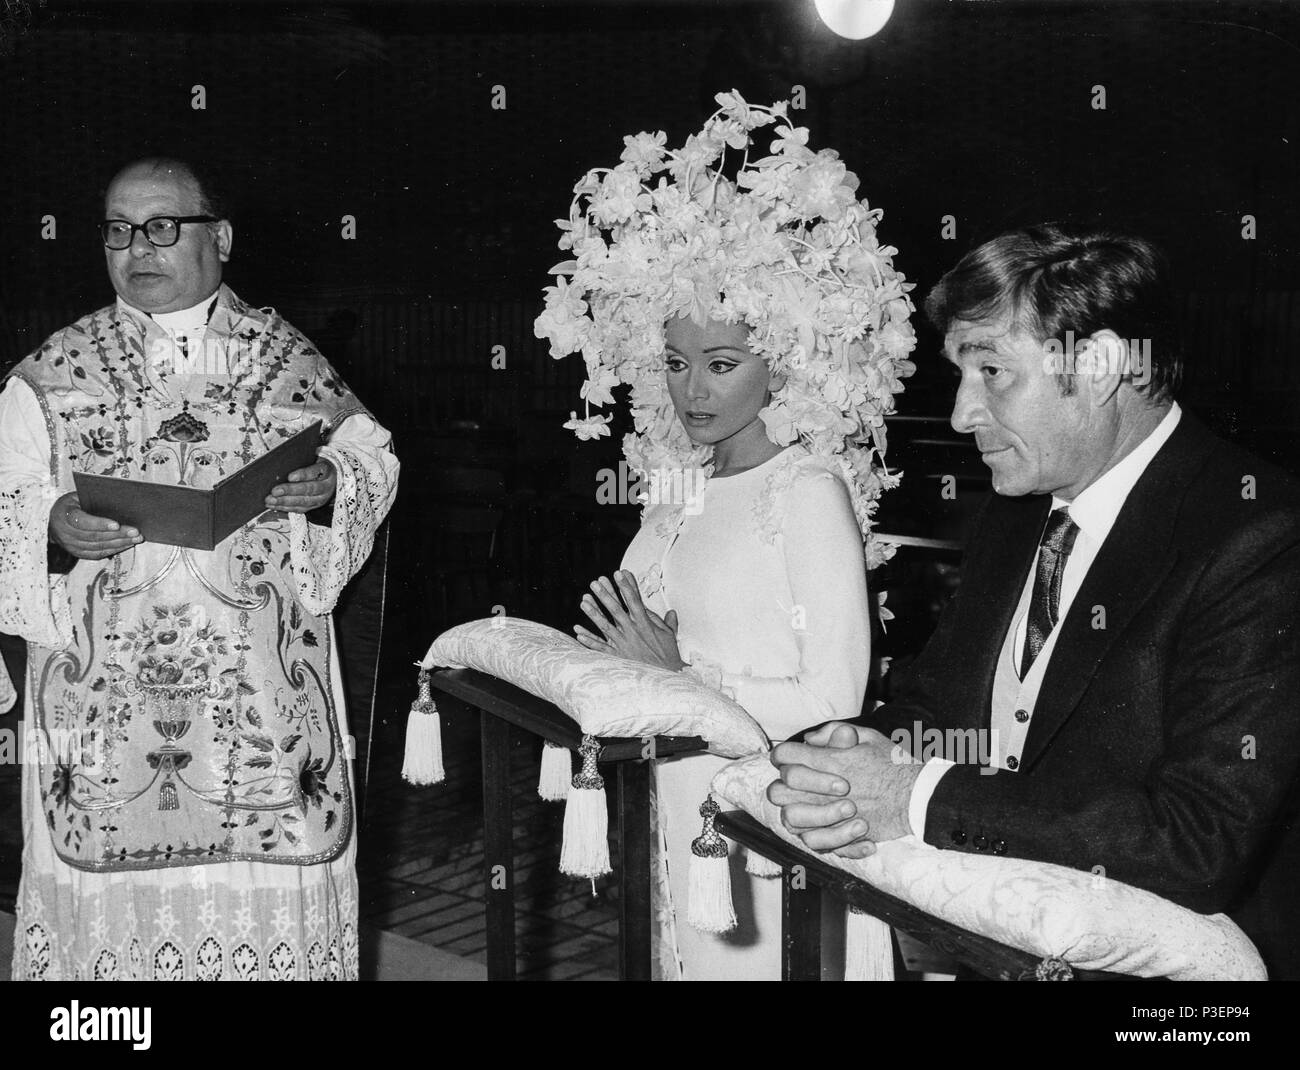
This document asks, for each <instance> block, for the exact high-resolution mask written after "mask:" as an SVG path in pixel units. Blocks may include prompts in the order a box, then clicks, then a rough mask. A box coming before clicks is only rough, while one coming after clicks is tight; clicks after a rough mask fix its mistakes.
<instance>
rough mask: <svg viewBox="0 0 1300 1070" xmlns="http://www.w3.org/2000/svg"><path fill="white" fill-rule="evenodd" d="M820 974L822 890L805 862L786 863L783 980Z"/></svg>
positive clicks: (813, 977) (815, 977)
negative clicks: (813, 879) (811, 875)
mask: <svg viewBox="0 0 1300 1070" xmlns="http://www.w3.org/2000/svg"><path fill="white" fill-rule="evenodd" d="M796 882H797V884H796ZM821 978H822V890H821V888H819V887H818V886H817V885H815V884H813V883H812V881H811V880H810V879H809V874H808V871H807V869H805V868H804V867H803V866H802V865H795V866H787V867H786V868H784V869H783V870H782V871H781V980H783V981H820V980H821Z"/></svg>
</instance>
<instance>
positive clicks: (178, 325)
mask: <svg viewBox="0 0 1300 1070" xmlns="http://www.w3.org/2000/svg"><path fill="white" fill-rule="evenodd" d="M217 293H218V291H217V290H214V291H213V292H212V293H210V294H208V296H207V297H205V298H204V299H203V300H202V301H200V302H199V303H198V304H196V305H190V307H189V308H178V309H177V310H176V311H175V312H145V311H143V310H142V309H138V308H136V307H135V305H132V304H129V303H128V302H126V301H124V300H123V299H122V298H121V297H118V299H117V303H118V305H119V306H120V307H121V308H124V309H126V310H127V311H128V312H134V313H135V314H136V315H137V316H139V317H140V318H141V319H151V320H153V321H154V323H156V324H158V326H159V327H161V328H162V329H163V330H164V331H166V332H167V333H168V334H172V335H179V336H183V337H186V338H189V337H191V336H193V335H196V334H202V333H203V332H204V330H206V329H207V326H208V317H209V315H210V314H211V311H212V306H213V305H214V304H215V303H216V300H217Z"/></svg>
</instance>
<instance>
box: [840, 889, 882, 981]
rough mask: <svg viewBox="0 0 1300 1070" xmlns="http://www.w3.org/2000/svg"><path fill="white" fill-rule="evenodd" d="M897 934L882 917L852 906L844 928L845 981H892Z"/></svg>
mask: <svg viewBox="0 0 1300 1070" xmlns="http://www.w3.org/2000/svg"><path fill="white" fill-rule="evenodd" d="M893 979H894V933H893V930H892V929H890V927H889V926H888V925H886V924H885V923H884V922H883V921H881V920H880V919H879V918H873V917H872V916H871V915H870V914H866V913H863V912H862V911H860V910H858V908H857V907H849V916H848V919H847V920H846V922H845V928H844V980H846V981H892V980H893Z"/></svg>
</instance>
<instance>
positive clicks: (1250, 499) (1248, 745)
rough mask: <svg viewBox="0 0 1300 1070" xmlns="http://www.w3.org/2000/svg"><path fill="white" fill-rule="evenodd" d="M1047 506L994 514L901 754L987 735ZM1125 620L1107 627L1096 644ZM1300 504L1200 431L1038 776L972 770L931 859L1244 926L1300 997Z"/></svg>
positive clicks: (1075, 613)
mask: <svg viewBox="0 0 1300 1070" xmlns="http://www.w3.org/2000/svg"><path fill="white" fill-rule="evenodd" d="M1050 506H1051V499H1050V497H1047V496H1042V495H1036V496H1033V497H1028V498H1005V497H1001V496H998V495H993V496H992V497H991V499H990V501H989V502H988V503H987V505H986V506H985V507H984V508H983V509H982V511H981V512H980V513H979V514H977V516H976V517H975V519H974V520H973V521H972V528H971V531H970V533H969V537H968V539H967V544H966V555H965V558H964V562H963V568H962V584H961V588H960V590H959V591H958V593H957V594H956V595H955V596H954V598H953V600H952V602H951V603H950V604H949V605H948V606H947V607H946V608H945V611H944V613H943V614H942V616H941V618H940V622H939V625H938V628H937V630H936V632H935V634H934V636H933V637H932V638H931V639H930V641H929V643H928V644H927V645H926V647H925V649H924V651H923V652H922V653H921V655H920V656H919V657H918V658H917V661H916V662H915V663H914V665H913V666H912V667H911V669H910V671H909V672H906V673H903V674H900V679H899V682H898V688H897V693H896V694H897V697H896V698H895V699H894V700H893V701H891V702H889V703H888V704H886V705H885V706H882V707H880V708H879V709H878V710H876V711H875V712H874V713H873V714H872V715H870V717H869V722H870V723H871V724H872V725H873V726H874V727H876V728H878V729H880V730H881V731H882V732H884V733H885V734H886V735H890V734H891V733H892V732H893V730H895V729H898V728H906V729H908V730H909V731H914V729H913V722H914V721H920V722H922V723H923V725H924V726H925V727H926V728H930V727H934V728H939V729H943V728H949V727H951V728H961V729H966V728H987V727H988V726H989V718H990V704H991V701H992V693H993V675H994V670H995V668H996V665H997V661H998V655H999V653H1000V650H1001V646H1002V642H1003V639H1004V637H1005V635H1006V632H1007V629H1008V628H1009V627H1010V626H1011V622H1012V617H1013V615H1014V613H1015V608H1016V604H1017V601H1018V599H1019V597H1020V593H1021V589H1022V587H1023V585H1024V583H1025V581H1026V578H1027V577H1028V575H1029V570H1030V568H1031V566H1032V563H1033V559H1034V555H1035V551H1036V548H1037V541H1038V538H1039V536H1040V534H1041V532H1042V530H1043V525H1044V522H1045V520H1046V517H1047V513H1048V510H1049V508H1050ZM1094 607H1102V609H1104V625H1105V626H1104V627H1094V626H1093V625H1094V622H1095V621H1096V622H1100V621H1101V619H1102V616H1101V614H1100V613H1098V612H1097V611H1096V610H1095V608H1094ZM1298 617H1300V487H1298V486H1297V484H1296V483H1295V482H1294V481H1292V480H1290V479H1289V477H1286V476H1284V475H1283V474H1282V473H1281V472H1279V471H1278V470H1277V469H1275V468H1273V467H1272V466H1270V465H1268V464H1266V463H1265V462H1263V461H1260V460H1258V459H1256V458H1255V457H1253V456H1251V455H1250V454H1248V453H1245V452H1243V451H1241V450H1239V449H1237V448H1235V447H1233V446H1230V445H1229V444H1227V443H1225V442H1223V441H1222V440H1220V439H1218V438H1216V437H1214V436H1213V435H1211V434H1210V433H1209V432H1208V431H1207V430H1206V429H1205V428H1204V427H1203V426H1202V425H1200V424H1199V423H1197V422H1196V421H1195V420H1194V419H1193V418H1192V417H1191V416H1190V414H1188V413H1187V412H1184V413H1183V415H1182V418H1181V420H1180V422H1179V424H1178V427H1177V428H1176V429H1175V431H1174V433H1173V435H1172V436H1171V437H1170V439H1169V441H1167V442H1166V443H1165V445H1164V446H1163V447H1162V448H1161V449H1160V451H1159V452H1158V453H1157V454H1156V456H1155V457H1154V458H1153V459H1152V461H1151V464H1150V466H1149V467H1148V468H1147V470H1146V471H1145V472H1144V473H1143V474H1142V476H1141V478H1140V479H1139V480H1138V482H1137V484H1136V485H1135V486H1134V488H1133V490H1132V491H1131V492H1130V494H1129V496H1128V499H1127V500H1126V501H1125V503H1124V506H1123V508H1122V509H1121V510H1120V513H1119V516H1118V518H1117V519H1116V522H1115V526H1114V527H1113V528H1112V529H1111V531H1110V534H1109V536H1108V537H1107V539H1106V541H1105V543H1104V544H1103V545H1102V548H1101V551H1100V552H1099V553H1098V555H1097V557H1096V559H1095V560H1094V561H1093V564H1092V567H1091V568H1090V569H1089V571H1088V574H1087V577H1086V579H1085V580H1084V583H1083V586H1082V588H1080V590H1079V592H1078V595H1077V596H1076V597H1075V599H1074V602H1073V603H1072V604H1071V607H1070V611H1069V613H1068V614H1067V615H1066V617H1065V619H1064V620H1063V621H1062V622H1061V624H1060V628H1061V634H1060V637H1059V638H1058V640H1057V643H1056V647H1055V650H1054V652H1053V654H1052V657H1051V661H1050V662H1049V664H1048V667H1047V670H1046V673H1045V674H1044V679H1043V683H1042V689H1041V691H1040V692H1039V696H1038V702H1037V705H1036V706H1035V708H1034V711H1033V719H1032V721H1031V722H1030V726H1029V734H1028V737H1027V739H1026V742H1025V749H1024V752H1023V754H1022V756H1021V763H1020V767H1019V770H1018V771H1017V772H1007V771H1002V772H998V773H997V774H995V775H981V774H980V772H979V769H978V767H977V766H974V765H964V766H961V765H959V766H956V767H954V768H953V769H951V770H949V772H948V773H947V774H946V775H945V776H944V777H943V778H942V780H941V781H940V782H939V785H938V787H937V789H936V790H935V792H934V795H933V797H932V799H931V801H930V807H929V811H928V813H927V817H926V826H925V839H926V842H928V843H931V844H933V845H935V846H936V847H940V848H946V849H949V850H958V851H987V852H990V853H998V854H1006V855H1009V856H1013V857H1018V858H1031V859H1037V860H1040V861H1045V862H1055V863H1057V864H1059V865H1065V866H1071V867H1074V868H1077V869H1083V870H1092V869H1093V867H1095V866H1103V867H1105V873H1106V875H1107V876H1108V877H1111V878H1114V879H1116V880H1120V881H1124V882H1126V883H1129V884H1133V885H1136V886H1138V887H1140V888H1145V889H1148V890H1149V891H1152V892H1155V893H1157V894H1158V895H1161V896H1164V897H1166V898H1168V899H1171V900H1173V901H1174V902H1176V903H1181V904H1182V905H1184V906H1186V907H1189V908H1191V909H1192V910H1196V911H1200V912H1202V913H1217V912H1219V911H1223V912H1226V913H1228V914H1229V915H1230V916H1231V917H1232V918H1233V919H1234V920H1235V921H1236V922H1237V923H1238V924H1239V925H1240V926H1241V927H1242V929H1244V930H1245V932H1246V933H1247V935H1249V936H1250V937H1251V939H1252V940H1254V942H1255V945H1256V946H1257V947H1258V948H1259V950H1260V953H1261V954H1262V955H1263V957H1264V960H1265V963H1266V964H1267V966H1268V969H1269V974H1270V976H1271V977H1274V978H1290V979H1297V978H1300V909H1297V908H1298V907H1300V883H1298V882H1300V822H1298V821H1297V808H1298V806H1297V804H1298V802H1300V800H1298V798H1297V789H1296V780H1297V768H1298V766H1300V621H1298Z"/></svg>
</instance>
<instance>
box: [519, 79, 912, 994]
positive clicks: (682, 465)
mask: <svg viewBox="0 0 1300 1070" xmlns="http://www.w3.org/2000/svg"><path fill="white" fill-rule="evenodd" d="M718 100H719V103H720V104H721V105H722V108H721V109H720V110H719V112H717V113H716V114H715V115H714V116H713V117H712V118H711V119H710V120H709V122H708V123H707V124H706V125H705V127H704V130H703V131H702V132H701V133H700V134H699V135H696V136H694V137H692V138H691V139H689V140H688V142H687V145H686V146H684V147H683V148H682V149H681V150H680V151H677V152H674V151H670V150H667V149H665V148H664V142H665V140H666V139H665V137H664V135H663V134H657V135H650V134H640V135H637V137H635V138H632V137H629V138H625V139H624V140H625V145H626V148H625V151H624V153H623V159H622V162H621V163H620V165H619V166H618V167H616V168H615V169H614V170H613V171H608V172H599V171H595V172H591V173H589V174H588V175H587V176H586V177H585V178H584V180H583V181H582V182H580V183H579V185H578V187H577V194H578V196H577V199H575V201H574V206H573V210H572V211H571V213H570V219H569V220H568V221H567V223H565V224H562V228H563V229H564V230H565V237H564V238H563V239H562V240H561V246H562V247H565V248H571V249H573V251H574V253H575V254H576V256H577V259H576V260H575V261H572V262H570V263H568V264H563V265H560V266H559V267H558V268H557V269H556V273H557V274H561V275H562V276H563V275H569V276H571V281H568V282H567V283H566V281H565V279H564V278H563V277H562V278H561V279H560V280H559V281H558V285H557V286H556V287H549V288H548V291H547V295H548V296H547V309H546V311H545V312H544V313H543V314H542V316H541V317H539V319H538V322H537V333H538V335H539V336H541V337H547V338H549V339H550V340H551V343H552V354H553V355H558V356H562V355H565V354H567V353H568V352H572V351H574V350H579V349H580V350H581V351H582V353H583V355H584V357H585V359H586V361H587V368H588V382H587V384H586V385H585V386H584V388H583V397H584V398H585V399H586V401H587V403H588V405H589V406H592V405H595V406H597V407H601V406H604V405H607V404H611V403H612V402H613V395H612V393H611V390H612V389H613V388H614V387H615V386H616V385H617V384H619V383H625V384H628V385H630V386H631V401H632V409H633V417H634V421H635V425H636V430H635V432H634V433H632V434H630V435H628V436H627V438H626V440H625V442H624V450H625V453H626V455H627V457H628V460H629V463H630V464H631V466H632V467H633V468H635V469H637V470H638V471H640V472H642V473H644V474H645V482H644V484H643V485H644V486H646V488H647V494H646V497H647V498H648V504H647V507H646V509H645V512H644V516H643V520H642V526H641V529H640V531H639V532H638V534H637V536H636V537H635V538H634V539H633V541H632V543H631V545H630V546H629V547H628V550H627V553H626V554H625V556H624V558H623V562H622V568H621V570H620V571H619V572H618V573H616V574H615V575H614V576H613V577H612V578H609V577H600V578H599V579H597V580H596V581H595V582H594V583H592V585H591V592H590V593H589V594H587V595H585V596H584V598H583V600H582V609H583V612H584V613H585V614H586V616H587V617H588V618H589V620H590V622H591V625H592V628H594V631H593V630H590V629H588V628H584V627H581V626H579V627H577V628H575V634H576V636H577V638H578V640H579V641H580V642H581V643H582V644H583V645H584V646H587V647H589V648H591V649H596V650H603V651H608V652H610V653H614V654H617V655H619V656H621V657H626V658H632V659H635V660H638V661H643V662H646V663H648V664H652V665H658V666H661V667H664V668H667V669H670V670H674V671H677V670H680V671H685V672H689V673H691V674H692V675H694V676H696V677H697V678H698V679H700V680H701V681H702V682H704V683H706V684H708V685H709V686H712V687H714V688H716V689H718V690H721V691H722V692H724V693H725V694H727V695H728V696H730V697H732V698H733V699H735V701H736V702H738V703H739V704H740V705H741V706H742V707H744V708H745V710H746V711H748V712H749V714H750V715H751V716H752V717H753V718H754V719H755V720H756V721H757V722H758V723H759V725H760V726H761V727H762V728H763V729H764V731H765V732H766V733H767V735H768V736H769V738H770V739H772V740H774V741H779V740H783V739H786V738H789V737H790V736H792V735H795V734H797V733H800V732H802V731H804V730H805V729H808V728H811V727H813V726H814V725H818V724H822V723H824V722H826V721H830V720H836V719H845V718H850V717H855V716H857V714H858V713H859V712H860V711H861V708H862V702H863V697H864V695H865V692H866V686H867V678H868V673H869V668H870V614H869V605H868V594H867V583H866V571H867V568H868V567H872V566H874V565H876V564H878V563H880V562H881V561H883V560H884V559H885V558H886V557H887V555H888V548H886V547H883V546H879V545H877V544H876V543H875V542H874V540H873V539H872V538H871V534H870V517H871V514H872V512H873V511H874V503H875V499H876V498H877V497H878V496H879V493H880V491H881V490H882V489H884V488H885V487H887V486H891V485H893V483H894V482H896V477H894V476H891V475H889V474H888V473H887V472H886V470H885V469H884V466H883V462H882V460H881V457H882V454H883V450H884V433H883V416H884V414H885V413H886V412H888V411H890V410H891V409H892V399H893V394H894V393H895V392H896V391H898V390H900V389H901V386H900V384H899V382H898V380H899V378H900V377H901V376H904V375H906V374H908V373H909V372H910V371H911V365H910V362H908V361H907V360H906V359H905V357H906V354H907V353H908V352H909V351H910V349H911V347H912V345H913V335H912V333H911V328H910V326H909V324H908V322H907V317H908V314H909V313H910V311H911V304H910V302H909V300H908V299H907V297H906V292H907V289H908V287H907V285H906V284H905V283H904V282H903V280H902V277H901V276H900V275H899V274H898V273H897V272H896V271H895V270H894V269H893V266H892V263H891V260H890V257H891V255H892V253H893V252H894V250H892V249H889V248H886V247H882V246H880V245H879V244H878V243H877V242H876V240H875V234H874V224H875V222H876V221H877V220H878V218H879V212H878V211H872V210H869V209H868V208H867V207H866V205H865V204H859V203H858V202H857V200H856V198H855V196H854V190H855V189H856V185H857V180H856V178H855V177H854V176H852V175H851V174H850V173H848V172H847V171H846V170H845V169H844V166H843V164H842V163H840V162H839V160H838V157H837V156H836V155H835V154H834V153H833V152H829V151H826V150H823V151H822V152H820V153H817V154H814V153H812V152H811V151H810V150H809V149H808V148H807V147H806V142H807V136H808V132H807V130H806V129H803V128H795V127H793V126H792V125H791V124H790V123H789V121H788V119H787V118H786V108H785V106H784V105H780V104H778V105H775V106H773V107H772V108H760V107H753V106H750V105H748V104H747V103H745V102H744V101H743V100H741V99H740V97H739V95H738V94H734V93H732V94H720V95H719V97H718ZM772 124H779V125H778V128H777V130H776V131H775V141H774V142H773V145H772V153H773V154H772V155H771V156H768V157H765V158H764V159H762V160H760V161H759V162H758V163H757V164H755V165H754V166H753V167H752V168H751V167H748V166H747V164H748V149H749V147H750V145H751V143H752V141H753V137H754V131H756V130H758V129H759V128H761V127H765V126H769V125H772ZM728 145H730V146H732V147H733V148H737V149H739V148H744V149H745V150H746V161H745V164H743V165H742V167H741V170H740V172H739V173H738V175H737V177H736V179H735V181H734V182H733V181H731V180H728V179H727V178H724V177H723V176H722V174H721V159H722V157H723V155H724V153H725V147H726V146H728ZM715 162H717V164H718V167H717V169H716V170H713V171H710V170H709V165H710V164H713V163H715ZM657 171H666V172H668V174H669V175H670V176H671V177H672V178H673V179H674V180H675V181H673V182H672V183H669V182H667V181H666V180H663V179H661V180H660V182H659V184H658V186H657V187H656V188H654V189H650V188H649V182H650V177H651V175H652V174H653V173H655V172H657ZM584 199H585V206H584V204H583V203H581V202H583V201H584ZM608 422H609V417H608V416H600V415H597V416H591V415H590V411H588V415H586V417H585V418H584V419H581V420H579V419H578V418H577V416H576V414H575V415H574V418H573V419H572V420H571V421H570V423H569V424H567V425H566V426H568V427H571V428H573V429H574V430H576V431H577V432H578V433H579V435H580V436H582V437H593V436H595V435H599V434H602V433H604V434H607V433H608V426H607V425H608ZM864 547H865V552H864ZM724 762H725V760H724V759H722V758H719V757H716V756H713V755H709V754H690V755H683V756H680V757H678V758H674V759H668V760H664V761H661V762H659V763H657V764H656V768H655V774H656V778H655V799H656V814H655V817H654V820H655V822H656V825H657V828H658V833H659V852H658V857H657V860H656V870H657V872H656V880H655V892H656V894H655V900H656V917H657V919H658V922H659V924H658V926H657V928H658V933H657V935H658V940H657V942H656V948H657V954H656V966H657V975H658V976H661V977H666V978H683V979H690V980H697V979H719V980H721V979H758V978H770V979H776V978H778V977H779V976H780V959H781V946H780V943H781V942H780V916H781V886H780V882H779V881H776V880H763V879H755V878H753V877H751V876H750V875H749V874H748V873H746V871H745V866H744V861H743V859H742V858H740V857H738V856H737V855H738V852H733V856H732V858H731V860H730V862H731V881H732V889H733V898H734V902H735V908H736V914H737V918H738V925H737V927H736V928H735V929H734V930H732V931H731V932H729V933H725V934H714V933H702V932H697V931H696V930H694V929H693V928H692V927H691V926H689V925H688V924H686V920H685V919H686V899H687V884H688V880H687V875H688V872H689V868H690V856H691V841H692V840H693V839H694V838H695V837H697V836H699V835H700V830H701V818H700V812H699V807H700V803H701V801H702V800H703V799H704V798H705V797H706V796H707V794H708V792H709V784H710V781H711V780H712V777H713V775H714V774H715V773H716V772H717V770H718V769H719V768H721V766H722V765H723V764H724ZM828 957H829V956H828Z"/></svg>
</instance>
